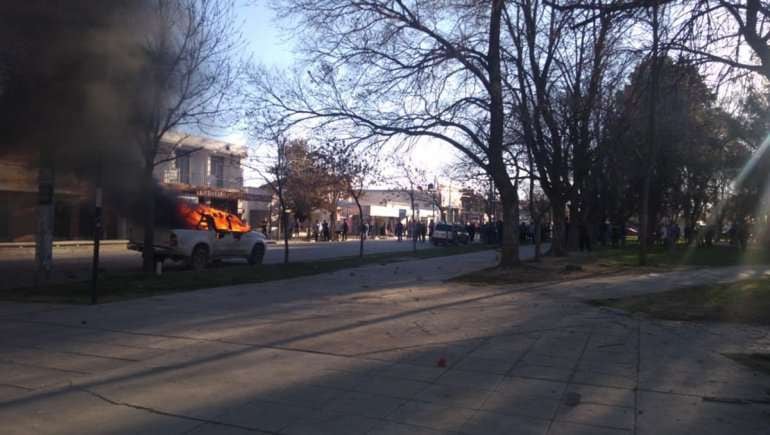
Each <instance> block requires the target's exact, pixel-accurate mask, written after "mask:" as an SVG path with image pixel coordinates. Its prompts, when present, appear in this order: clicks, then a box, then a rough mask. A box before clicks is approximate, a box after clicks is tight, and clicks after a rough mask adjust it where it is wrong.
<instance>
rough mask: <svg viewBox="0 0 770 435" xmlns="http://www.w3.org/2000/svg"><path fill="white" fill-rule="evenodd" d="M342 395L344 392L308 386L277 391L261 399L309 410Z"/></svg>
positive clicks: (320, 406)
mask: <svg viewBox="0 0 770 435" xmlns="http://www.w3.org/2000/svg"><path fill="white" fill-rule="evenodd" d="M343 394H345V392H344V391H341V390H337V389H333V388H323V387H314V386H311V385H308V386H303V387H299V388H287V389H284V390H278V391H275V392H272V393H271V394H270V395H269V396H267V397H263V399H264V400H270V401H274V402H283V403H291V404H296V405H303V406H307V407H311V408H322V407H323V406H324V405H326V404H327V403H329V402H330V401H332V400H333V399H336V398H337V397H341V396H342V395H343Z"/></svg>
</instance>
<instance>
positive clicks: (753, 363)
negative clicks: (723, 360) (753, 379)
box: [723, 353, 770, 394]
mask: <svg viewBox="0 0 770 435" xmlns="http://www.w3.org/2000/svg"><path fill="white" fill-rule="evenodd" d="M723 355H724V356H726V357H728V358H730V359H731V360H733V361H735V362H737V363H739V364H742V365H744V366H746V367H748V368H750V369H752V370H757V371H760V372H763V373H767V374H770V354H767V353H726V354H723ZM768 394H770V390H768Z"/></svg>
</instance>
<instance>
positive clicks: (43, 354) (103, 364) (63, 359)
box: [0, 348, 129, 373]
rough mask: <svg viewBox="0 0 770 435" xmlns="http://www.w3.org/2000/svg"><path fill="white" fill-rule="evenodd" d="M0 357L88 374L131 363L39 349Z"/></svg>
mask: <svg viewBox="0 0 770 435" xmlns="http://www.w3.org/2000/svg"><path fill="white" fill-rule="evenodd" d="M0 355H1V356H0V359H2V360H3V361H6V362H11V363H17V364H30V365H34V366H38V367H43V368H46V367H47V368H53V369H60V370H73V371H79V372H86V373H95V372H100V371H105V370H111V369H115V368H118V367H122V366H124V365H126V364H128V363H129V362H127V361H123V360H117V359H114V358H103V357H95V356H86V355H77V354H72V353H62V352H53V351H44V350H39V349H22V348H15V349H7V350H5V351H4V352H3V353H2V354H0Z"/></svg>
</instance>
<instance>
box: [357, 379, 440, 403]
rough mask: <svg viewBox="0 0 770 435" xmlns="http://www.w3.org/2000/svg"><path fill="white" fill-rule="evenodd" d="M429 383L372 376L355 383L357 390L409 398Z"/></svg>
mask: <svg viewBox="0 0 770 435" xmlns="http://www.w3.org/2000/svg"><path fill="white" fill-rule="evenodd" d="M429 385H430V384H429V383H427V382H423V381H413V380H410V379H400V378H391V377H386V376H374V377H371V378H367V379H366V380H364V381H363V382H361V383H360V384H358V385H356V388H355V389H356V390H357V391H362V392H365V393H373V394H379V395H382V396H389V397H396V398H402V399H409V398H412V397H414V396H415V395H416V394H417V393H419V392H420V391H422V390H424V389H425V388H427V387H428V386H429Z"/></svg>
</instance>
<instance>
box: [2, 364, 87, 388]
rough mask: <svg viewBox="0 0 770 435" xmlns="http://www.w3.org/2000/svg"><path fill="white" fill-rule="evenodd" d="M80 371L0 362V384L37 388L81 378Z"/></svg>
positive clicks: (82, 375)
mask: <svg viewBox="0 0 770 435" xmlns="http://www.w3.org/2000/svg"><path fill="white" fill-rule="evenodd" d="M83 377H84V374H82V373H73V372H68V371H61V370H55V369H48V368H43V367H32V366H27V365H20V364H12V363H0V384H3V385H9V386H12V387H22V388H28V389H38V388H43V387H46V386H51V385H58V384H62V383H66V382H69V381H71V380H72V381H74V380H77V379H80V378H83Z"/></svg>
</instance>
